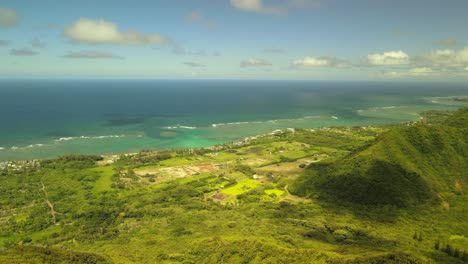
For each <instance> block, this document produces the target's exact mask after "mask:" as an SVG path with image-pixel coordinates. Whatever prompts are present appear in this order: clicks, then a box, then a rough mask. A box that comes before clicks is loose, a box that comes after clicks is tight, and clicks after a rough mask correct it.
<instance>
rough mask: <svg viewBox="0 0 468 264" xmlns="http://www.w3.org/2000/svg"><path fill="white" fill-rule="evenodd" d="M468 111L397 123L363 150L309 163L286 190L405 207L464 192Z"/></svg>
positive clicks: (303, 194)
mask: <svg viewBox="0 0 468 264" xmlns="http://www.w3.org/2000/svg"><path fill="white" fill-rule="evenodd" d="M467 117H468V110H467V109H461V110H459V111H457V112H455V113H454V114H453V115H452V116H451V117H449V118H448V119H447V120H446V121H445V122H443V123H441V124H435V125H432V124H419V123H418V124H416V125H412V126H407V127H404V126H403V127H396V128H392V129H391V130H390V131H388V132H386V133H383V134H382V135H380V136H379V137H378V138H377V140H376V141H375V142H374V143H373V144H371V145H370V146H368V147H366V148H365V149H362V150H359V151H356V152H353V153H351V154H350V155H348V156H346V157H344V158H341V159H339V160H335V161H334V162H331V163H330V162H328V163H317V164H312V165H311V166H310V168H309V169H308V170H307V172H306V173H305V175H303V176H302V177H300V178H299V179H298V181H297V182H296V183H295V184H294V185H293V186H292V188H291V190H292V191H293V192H294V193H297V194H299V195H302V196H310V195H311V194H313V193H315V192H316V191H318V192H320V193H321V194H322V195H324V196H326V197H329V198H332V199H338V200H343V201H349V202H353V203H361V204H368V205H369V204H391V205H397V206H409V205H414V204H418V203H421V202H425V201H429V200H436V199H440V198H442V197H443V195H444V193H457V194H461V193H465V192H466V187H465V185H466V183H467V182H468V174H467V171H468V143H467V142H468V133H467V131H468V130H467V127H466V126H467V124H468V118H467Z"/></svg>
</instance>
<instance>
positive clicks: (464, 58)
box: [424, 46, 468, 66]
mask: <svg viewBox="0 0 468 264" xmlns="http://www.w3.org/2000/svg"><path fill="white" fill-rule="evenodd" d="M424 58H425V60H426V61H429V62H430V63H432V64H435V65H452V66H456V65H463V64H466V63H468V46H467V47H465V48H463V49H462V50H458V51H456V50H451V49H445V50H435V51H432V52H431V53H429V54H427V55H426V56H425V57H424Z"/></svg>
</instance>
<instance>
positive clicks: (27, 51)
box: [10, 48, 39, 56]
mask: <svg viewBox="0 0 468 264" xmlns="http://www.w3.org/2000/svg"><path fill="white" fill-rule="evenodd" d="M10 54H11V55H13V56H34V55H37V54H39V52H36V51H34V50H32V49H30V48H22V49H12V50H11V51H10Z"/></svg>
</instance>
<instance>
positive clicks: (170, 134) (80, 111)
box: [0, 80, 468, 160]
mask: <svg viewBox="0 0 468 264" xmlns="http://www.w3.org/2000/svg"><path fill="white" fill-rule="evenodd" d="M454 96H468V84H463V83H420V82H417V83H396V82H386V83H383V82H328V81H327V82H325V81H229V80H222V81H221V80H219V81H218V80H206V81H204V80H177V81H176V80H173V81H170V80H167V81H163V80H1V81H0V160H23V159H44V158H53V157H57V156H60V155H66V154H120V153H126V152H137V151H139V150H142V149H161V150H162V149H171V148H193V147H205V146H212V145H215V144H219V143H224V142H231V141H236V140H239V139H242V138H245V137H247V136H253V135H257V134H262V133H268V132H271V131H273V130H275V129H285V128H314V127H323V126H367V125H380V124H390V123H401V122H406V121H412V120H417V119H419V116H418V115H417V113H418V112H420V111H424V110H429V109H440V110H454V109H457V108H459V107H463V106H468V104H467V103H463V102H457V101H454V100H453V99H452V98H453V97H454Z"/></svg>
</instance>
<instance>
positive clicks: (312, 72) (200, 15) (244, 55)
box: [0, 0, 468, 81]
mask: <svg viewBox="0 0 468 264" xmlns="http://www.w3.org/2000/svg"><path fill="white" fill-rule="evenodd" d="M466 10H468V1H464V0H450V1H434V0H424V1H423V0H412V1H400V0H393V1H384V0H354V1H349V0H190V1H188V0H171V1H162V0H161V1H157V0H152V1H142V0H141V1H130V0H128V1H123V0H120V1H119V0H113V1H108V0H107V1H106V0H101V1H89V0H82V1H65V0H42V1H28V0H11V1H10V0H1V1H0V77H1V78H36V77H37V78H155V79H178V78H183V79H192V78H201V79H298V80H303V79H307V80H309V79H310V80H426V81H427V80H451V81H466V80H468V28H467V27H466V25H468V16H467V15H466Z"/></svg>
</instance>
